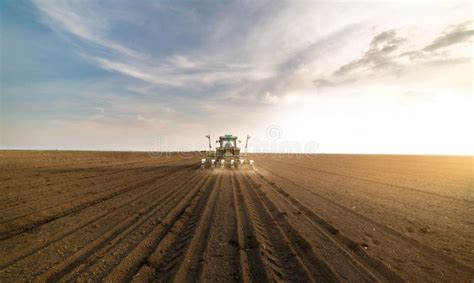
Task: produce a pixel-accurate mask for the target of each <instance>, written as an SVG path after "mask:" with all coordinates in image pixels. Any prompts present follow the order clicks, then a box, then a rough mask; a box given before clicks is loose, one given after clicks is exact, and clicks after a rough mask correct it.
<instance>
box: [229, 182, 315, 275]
mask: <svg viewBox="0 0 474 283" xmlns="http://www.w3.org/2000/svg"><path fill="white" fill-rule="evenodd" d="M239 177H240V178H238V179H237V180H239V183H240V184H241V187H242V194H243V197H244V200H245V202H246V203H247V204H248V207H249V210H250V211H251V215H252V223H253V227H256V231H257V239H258V241H259V242H260V246H262V253H263V255H264V261H265V263H266V266H267V270H268V272H267V273H268V274H272V277H273V278H274V280H285V281H300V282H308V281H310V280H312V277H311V273H310V272H309V271H308V270H307V268H306V266H305V265H304V264H303V262H302V261H301V259H300V258H299V257H298V254H297V252H296V251H295V250H294V248H293V247H292V245H291V243H290V242H291V240H290V239H288V238H287V236H286V235H285V233H284V231H283V230H282V229H281V227H280V225H278V223H277V220H276V219H275V217H274V216H273V214H272V211H270V210H269V209H268V207H266V206H264V205H263V201H262V199H261V198H260V196H259V195H258V194H257V193H256V190H255V189H254V188H253V185H252V184H250V183H249V181H248V179H247V177H246V176H243V175H241V176H239Z"/></svg>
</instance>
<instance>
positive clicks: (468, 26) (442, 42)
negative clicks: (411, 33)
mask: <svg viewBox="0 0 474 283" xmlns="http://www.w3.org/2000/svg"><path fill="white" fill-rule="evenodd" d="M472 25H473V22H472V21H469V22H465V23H461V24H458V25H455V26H454V27H450V28H448V29H447V30H446V31H445V32H443V33H442V34H441V35H439V36H438V37H437V38H436V39H435V40H433V42H431V43H430V44H429V45H427V46H426V47H425V48H423V50H424V51H435V50H438V49H441V48H446V47H449V46H451V45H455V44H459V43H466V42H471V43H472V41H470V40H471V38H472V37H473V36H474V29H473V27H472Z"/></svg>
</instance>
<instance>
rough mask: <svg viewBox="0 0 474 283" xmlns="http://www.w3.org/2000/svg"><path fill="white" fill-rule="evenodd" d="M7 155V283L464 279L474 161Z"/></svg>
mask: <svg viewBox="0 0 474 283" xmlns="http://www.w3.org/2000/svg"><path fill="white" fill-rule="evenodd" d="M254 159H255V160H256V166H255V169H254V170H246V169H241V170H235V169H233V170H231V169H226V170H223V169H214V170H211V169H206V170H201V169H200V168H199V164H198V162H199V157H198V156H194V157H193V156H179V155H176V154H170V155H167V156H152V155H149V154H146V153H107V152H59V151H57V152H26V151H24V152H22V151H3V152H0V192H1V199H0V281H1V282H11V281H48V280H49V281H57V280H62V281H76V280H78V281H86V280H92V281H100V280H107V281H137V282H141V281H173V280H174V281H195V280H200V281H226V282H227V281H246V282H247V281H357V282H360V281H445V282H448V281H449V282H453V281H465V282H469V281H471V280H473V278H474V237H473V235H474V217H473V215H474V194H473V182H472V178H473V168H472V157H436V156H393V155H392V156H388V155H387V156H381V155H377V156H376V155H372V156H369V155H318V156H302V155H258V156H254Z"/></svg>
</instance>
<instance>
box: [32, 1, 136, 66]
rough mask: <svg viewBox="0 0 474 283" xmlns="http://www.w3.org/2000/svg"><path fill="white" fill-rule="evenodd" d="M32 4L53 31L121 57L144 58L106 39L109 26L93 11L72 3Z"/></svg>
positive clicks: (46, 2) (50, 2)
mask: <svg viewBox="0 0 474 283" xmlns="http://www.w3.org/2000/svg"><path fill="white" fill-rule="evenodd" d="M34 3H35V4H36V7H37V8H38V10H39V11H40V12H41V14H42V20H43V21H44V22H45V23H46V24H47V25H48V26H49V27H51V28H52V29H53V30H56V31H64V32H66V33H69V34H72V35H74V36H76V37H78V38H80V39H81V40H83V41H85V42H88V43H91V44H95V45H98V46H101V47H105V48H107V49H108V50H111V51H114V52H117V53H119V54H122V55H126V56H130V57H135V58H143V57H144V56H143V54H141V53H139V52H138V51H136V50H133V49H131V48H128V47H125V46H123V45H121V44H119V43H117V42H115V41H112V40H110V39H107V37H106V34H107V30H108V28H109V27H110V24H109V23H108V22H107V20H106V19H107V18H106V17H102V16H101V15H98V14H96V13H95V12H94V9H88V8H87V7H85V6H81V5H77V4H78V2H76V5H72V2H69V1H62V0H57V1H46V0H34ZM85 15H86V16H85Z"/></svg>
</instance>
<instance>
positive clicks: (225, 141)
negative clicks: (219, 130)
mask: <svg viewBox="0 0 474 283" xmlns="http://www.w3.org/2000/svg"><path fill="white" fill-rule="evenodd" d="M216 143H218V144H219V146H218V147H217V148H216V157H217V158H220V159H226V160H228V159H232V158H234V157H236V158H238V157H239V154H240V148H238V147H237V137H236V136H233V135H224V136H220V137H219V140H217V141H216Z"/></svg>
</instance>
